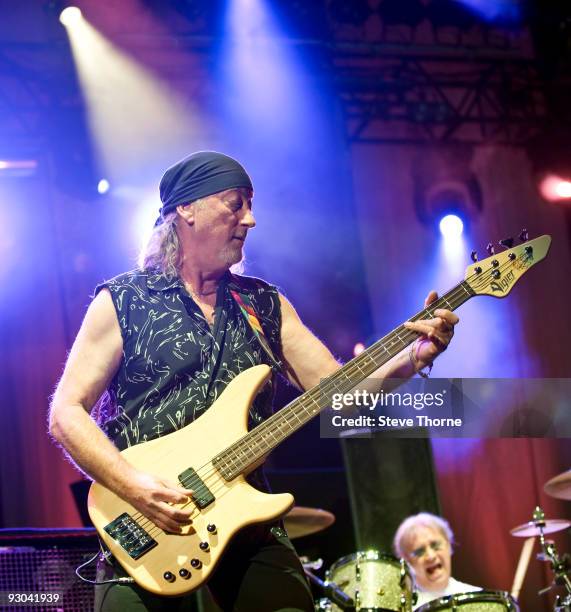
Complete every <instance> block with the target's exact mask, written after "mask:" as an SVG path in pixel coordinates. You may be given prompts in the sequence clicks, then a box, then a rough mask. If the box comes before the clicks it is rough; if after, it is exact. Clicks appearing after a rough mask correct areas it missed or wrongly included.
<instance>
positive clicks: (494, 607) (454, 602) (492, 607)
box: [416, 591, 519, 612]
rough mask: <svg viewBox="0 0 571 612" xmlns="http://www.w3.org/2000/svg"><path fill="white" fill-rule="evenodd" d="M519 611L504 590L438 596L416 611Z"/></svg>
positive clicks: (513, 600)
mask: <svg viewBox="0 0 571 612" xmlns="http://www.w3.org/2000/svg"><path fill="white" fill-rule="evenodd" d="M446 610H458V611H459V612H519V606H518V605H517V603H516V601H515V599H513V597H512V596H511V595H510V594H509V593H506V592H505V591H472V592H470V593H457V594H456V595H448V596H446V597H440V598H439V599H435V600H434V601H429V602H428V603H426V604H424V605H423V606H420V608H417V609H416V612H441V611H442V612H445V611H446Z"/></svg>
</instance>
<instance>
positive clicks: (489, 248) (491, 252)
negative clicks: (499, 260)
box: [486, 242, 496, 255]
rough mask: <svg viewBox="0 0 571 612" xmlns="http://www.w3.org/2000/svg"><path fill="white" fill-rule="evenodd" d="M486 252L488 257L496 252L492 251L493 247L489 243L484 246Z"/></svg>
mask: <svg viewBox="0 0 571 612" xmlns="http://www.w3.org/2000/svg"><path fill="white" fill-rule="evenodd" d="M486 251H488V255H495V254H496V251H495V250H494V245H493V244H492V243H491V242H488V244H487V245H486Z"/></svg>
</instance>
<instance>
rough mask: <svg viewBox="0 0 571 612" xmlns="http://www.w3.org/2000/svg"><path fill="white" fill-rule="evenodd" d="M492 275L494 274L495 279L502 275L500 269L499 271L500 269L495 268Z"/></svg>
mask: <svg viewBox="0 0 571 612" xmlns="http://www.w3.org/2000/svg"><path fill="white" fill-rule="evenodd" d="M492 276H493V277H494V278H495V279H498V278H500V276H501V274H500V271H499V270H494V271H493V272H492Z"/></svg>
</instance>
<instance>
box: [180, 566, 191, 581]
mask: <svg viewBox="0 0 571 612" xmlns="http://www.w3.org/2000/svg"><path fill="white" fill-rule="evenodd" d="M178 575H179V576H180V577H181V578H184V579H185V580H188V579H189V578H190V572H189V571H188V570H187V569H186V567H183V568H182V569H179V570H178Z"/></svg>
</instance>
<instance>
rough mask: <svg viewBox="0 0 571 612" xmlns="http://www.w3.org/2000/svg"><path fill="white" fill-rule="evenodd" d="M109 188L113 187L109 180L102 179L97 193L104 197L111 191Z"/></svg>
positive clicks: (98, 184)
mask: <svg viewBox="0 0 571 612" xmlns="http://www.w3.org/2000/svg"><path fill="white" fill-rule="evenodd" d="M109 187H111V185H110V184H109V181H108V180H107V179H101V180H100V181H99V183H97V193H100V194H101V195H103V194H104V193H107V192H108V191H109Z"/></svg>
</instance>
